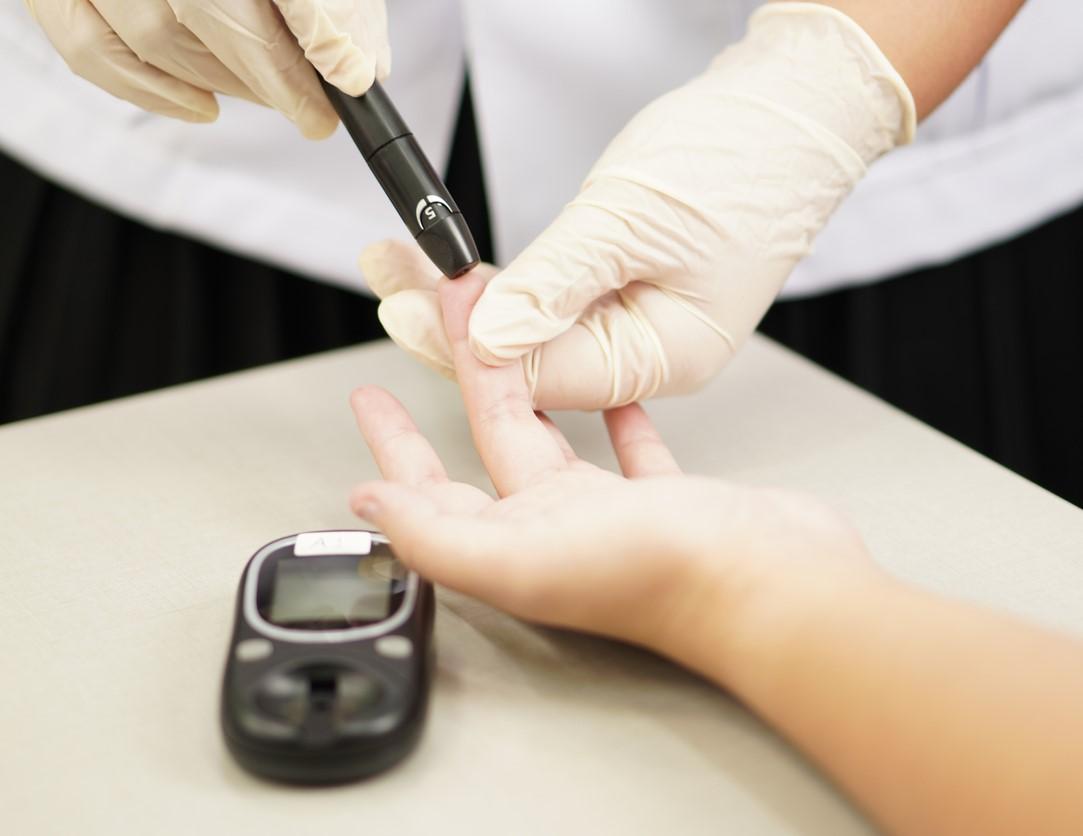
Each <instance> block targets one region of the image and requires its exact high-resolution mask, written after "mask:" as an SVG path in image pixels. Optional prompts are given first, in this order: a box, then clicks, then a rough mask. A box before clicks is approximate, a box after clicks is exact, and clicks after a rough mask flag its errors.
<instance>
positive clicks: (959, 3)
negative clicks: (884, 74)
mask: <svg viewBox="0 0 1083 836" xmlns="http://www.w3.org/2000/svg"><path fill="white" fill-rule="evenodd" d="M816 1H817V2H819V3H820V5H822V6H831V7H833V8H836V9H838V10H839V11H840V12H843V13H844V14H846V15H848V16H849V17H850V18H852V19H853V20H854V21H855V22H856V23H858V24H859V25H860V26H861V28H863V29H864V30H865V31H866V32H867V33H868V34H869V35H870V36H871V37H872V39H873V40H874V41H876V43H877V45H878V46H879V47H880V49H881V50H883V52H884V54H885V55H886V56H887V58H888V60H889V61H891V63H892V64H893V65H894V67H895V69H896V70H898V72H899V74H900V75H901V76H902V77H903V79H904V80H905V81H906V84H907V86H908V87H909V88H910V92H911V93H912V94H913V96H914V102H915V104H916V105H917V113H918V118H919V119H923V118H924V117H925V116H927V115H928V114H929V113H931V112H932V111H933V110H934V109H935V108H936V107H937V106H938V105H939V104H940V103H941V102H942V101H944V99H946V98H947V97H948V95H949V94H950V93H951V92H952V91H953V90H954V89H955V88H956V87H958V86H959V85H960V84H961V83H962V81H963V79H965V78H966V76H967V74H968V73H969V72H970V71H971V70H972V69H974V67H975V66H977V64H978V62H979V61H981V58H982V56H983V55H985V53H986V52H987V51H988V50H989V48H990V47H991V46H992V45H993V43H994V42H995V41H996V39H997V38H998V37H999V36H1000V33H1001V32H1003V31H1004V28H1005V27H1006V26H1007V25H1008V24H1009V23H1010V22H1011V19H1012V18H1013V17H1014V16H1015V13H1016V12H1018V11H1019V9H1020V8H1021V7H1022V5H1023V2H1024V0H907V1H906V2H898V1H897V0H816Z"/></svg>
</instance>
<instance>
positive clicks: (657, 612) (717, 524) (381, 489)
mask: <svg viewBox="0 0 1083 836" xmlns="http://www.w3.org/2000/svg"><path fill="white" fill-rule="evenodd" d="M483 286H484V278H483V276H482V275H479V274H478V271H475V272H474V273H473V274H471V275H469V276H467V277H465V278H462V279H459V280H457V281H456V282H448V281H446V280H445V281H443V282H442V284H441V286H440V291H439V292H440V298H441V303H442V307H443V312H444V317H445V323H446V327H447V333H448V335H449V339H450V341H451V349H452V354H453V357H454V360H455V366H456V369H455V370H456V374H457V377H458V380H459V383H460V385H461V387H462V393H463V399H464V401H465V404H466V410H467V414H468V417H469V421H470V426H471V430H472V432H473V437H474V443H475V445H476V446H477V449H478V452H479V453H480V455H481V458H482V461H483V462H484V464H485V467H486V469H487V470H488V472H489V475H490V477H491V478H492V481H493V484H494V486H495V487H496V491H497V494H498V495H499V497H500V498H499V499H497V500H494V499H493V498H492V497H490V496H489V495H488V494H486V493H484V492H483V491H481V490H478V489H477V488H475V487H473V486H471V485H467V484H463V483H461V482H453V481H451V480H450V479H449V478H448V475H447V473H446V471H445V470H444V467H443V465H442V464H441V462H440V459H439V458H438V457H437V455H436V453H435V451H434V450H433V449H432V447H431V446H430V445H429V443H428V442H427V441H426V440H425V438H424V437H423V436H422V435H421V434H420V433H419V432H418V430H417V427H416V426H415V425H414V423H413V421H412V420H411V419H410V416H409V414H408V413H407V412H406V410H405V409H404V408H403V407H402V405H401V404H400V403H399V402H398V401H397V400H395V398H393V397H392V396H391V395H390V394H389V393H387V392H385V391H383V390H381V389H377V388H374V387H363V388H361V389H358V390H357V391H356V392H354V393H353V396H352V405H353V409H354V412H355V414H356V416H357V422H358V426H359V427H360V428H361V432H362V434H363V435H364V437H365V441H366V443H367V444H368V446H369V448H370V449H371V450H372V453H373V456H374V457H375V459H376V462H377V464H378V465H379V468H380V471H381V473H382V474H383V475H384V477H385V479H387V480H388V481H383V482H369V483H366V484H362V485H360V486H358V487H357V488H356V489H355V490H354V492H353V495H352V498H351V505H352V507H353V509H354V511H355V512H356V513H357V514H359V515H360V516H362V517H364V518H365V519H367V520H370V521H371V522H373V523H375V524H376V525H378V526H379V527H380V528H381V529H382V530H383V531H384V532H385V533H386V534H387V535H388V537H389V538H390V540H391V543H392V547H393V549H394V550H395V552H396V554H398V556H399V557H400V559H402V560H403V562H405V563H406V564H407V565H409V566H411V567H412V568H414V569H415V570H417V571H418V572H420V573H421V574H422V575H424V576H425V577H427V578H429V579H430V580H432V581H434V582H435V583H438V584H443V585H445V586H448V587H451V588H453V589H457V590H459V591H462V592H465V593H467V594H470V595H473V596H475V597H477V598H480V599H482V600H484V601H487V602H489V603H491V604H493V605H495V606H497V607H500V608H501V609H504V610H507V611H508V612H510V613H512V614H514V615H517V616H520V617H522V618H526V619H529V620H531V621H537V622H541V623H544V624H549V625H554V626H562V627H571V628H575V629H579V630H585V631H589V632H594V633H600V634H604V635H608V636H612V637H615V638H621V639H625V640H628V641H633V642H636V643H639V644H643V645H645V646H648V647H652V648H653V649H655V650H658V651H660V652H668V653H670V654H671V655H676V656H679V655H680V654H679V653H678V652H676V650H677V648H676V647H675V645H676V644H677V643H678V642H679V640H678V639H677V638H676V637H679V636H687V635H688V631H689V630H693V631H694V630H697V629H698V628H699V627H700V626H701V624H700V622H701V620H702V619H703V618H704V617H705V616H707V615H709V616H710V617H711V618H712V619H714V620H715V621H717V619H718V618H729V617H730V616H731V615H732V616H733V617H736V614H737V613H738V612H740V611H742V610H743V609H744V607H745V604H746V602H747V600H748V599H749V597H750V596H752V595H753V594H754V593H755V592H757V591H758V590H761V589H764V588H766V584H765V583H763V582H764V581H768V580H769V579H771V578H774V577H779V576H780V575H783V574H784V575H786V576H787V577H788V578H790V579H791V580H794V579H798V578H802V577H804V576H810V577H811V576H813V575H815V576H816V578H817V582H818V581H819V579H822V578H824V577H832V576H835V575H836V574H841V575H849V574H851V572H852V571H853V570H857V573H858V574H866V573H868V572H869V571H870V569H869V564H867V563H866V561H865V553H864V549H863V547H862V545H861V543H860V540H859V539H858V538H857V537H856V536H855V535H854V534H853V533H852V531H851V530H850V529H849V527H848V526H847V525H846V524H845V523H844V522H843V521H841V520H840V518H839V517H837V516H836V515H835V514H834V513H832V512H831V511H829V510H827V509H825V508H823V507H821V506H820V505H819V504H817V503H815V502H812V501H811V500H807V499H805V498H803V497H798V496H791V495H789V494H784V493H781V492H776V491H765V490H752V489H744V488H736V487H734V486H731V485H727V484H725V483H723V482H721V481H718V480H713V479H705V478H699V477H691V476H684V475H681V472H680V469H679V468H678V466H677V464H676V462H675V461H674V460H673V457H672V455H671V454H670V452H669V450H668V449H667V448H666V446H665V445H664V444H663V443H662V441H661V439H660V438H659V436H658V434H657V432H656V431H655V429H654V427H653V426H652V425H651V423H650V420H649V418H648V417H647V415H646V413H644V412H643V410H642V409H641V408H640V407H639V406H638V405H635V404H633V405H630V406H626V407H621V408H619V409H614V410H610V411H609V412H607V413H605V422H606V426H607V428H608V430H609V435H610V438H611V440H612V443H613V447H614V450H615V451H616V454H617V458H618V461H619V462H620V467H621V470H622V471H623V473H624V476H623V477H622V476H618V475H616V474H614V473H610V472H608V471H605V470H602V469H601V468H598V467H595V466H594V465H592V464H589V463H588V462H585V461H582V460H581V459H578V458H577V457H576V455H575V453H574V451H573V450H572V449H571V447H570V446H569V444H568V442H567V441H566V440H565V439H564V437H563V436H562V435H561V433H560V431H559V430H558V429H557V428H556V427H555V426H554V425H553V424H552V423H551V422H550V421H549V420H548V419H547V418H546V417H545V416H544V415H539V414H535V413H534V411H533V409H532V407H531V401H530V396H529V393H528V390H527V385H526V382H525V380H524V376H523V371H522V368H521V366H520V365H519V364H513V365H510V366H504V367H499V368H495V367H490V366H485V365H483V364H481V363H480V362H479V361H478V360H476V359H475V358H474V356H473V354H472V353H471V351H470V350H469V348H468V346H467V340H466V330H467V319H468V316H469V312H470V310H471V308H472V306H473V304H474V302H475V300H476V299H477V297H478V295H479V294H480V292H481V290H482V287H483ZM813 563H815V572H812V571H811V570H812V565H813ZM717 626H718V625H717V623H716V624H714V627H715V628H717ZM712 632H714V631H712Z"/></svg>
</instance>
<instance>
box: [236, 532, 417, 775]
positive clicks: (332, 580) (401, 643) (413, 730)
mask: <svg viewBox="0 0 1083 836" xmlns="http://www.w3.org/2000/svg"><path fill="white" fill-rule="evenodd" d="M433 608H434V603H433V591H432V586H431V585H430V584H429V583H427V582H425V581H423V580H422V579H421V578H420V577H419V576H418V575H417V574H416V573H414V572H412V571H410V570H408V569H407V568H406V567H405V566H403V565H402V564H401V563H400V562H399V561H398V560H397V559H396V558H395V556H394V555H393V554H392V553H391V549H390V548H389V546H388V541H387V538H386V537H384V536H383V535H382V534H377V533H375V532H371V531H310V532H305V533H302V534H295V535H291V536H289V537H283V538H281V539H279V540H275V541H273V542H271V543H268V544H267V545H266V546H264V547H263V548H261V549H260V550H259V551H258V552H256V553H255V555H253V556H252V559H251V560H249V561H248V565H247V566H246V567H245V570H244V574H243V576H242V578H241V584H240V590H239V591H238V594H237V613H236V620H235V624H234V628H233V637H232V639H231V640H230V643H229V651H228V655H227V657H226V669H225V676H224V679H223V683H222V703H221V724H222V731H223V734H224V735H225V740H226V745H227V747H228V748H229V750H230V752H231V753H232V754H233V756H234V757H235V758H236V759H237V761H238V762H239V763H240V764H241V765H242V766H244V767H245V768H246V769H248V770H249V771H251V772H253V773H255V774H257V775H260V776H261V777H264V778H270V779H272V780H277V781H284V782H288V783H296V784H331V783H340V782H344V781H350V780H354V779H357V778H363V777H365V776H368V775H373V774H375V773H377V772H380V771H382V770H384V769H386V768H388V767H390V766H391V765H393V764H394V763H396V762H397V761H399V760H400V759H402V758H403V757H404V756H405V755H406V754H407V753H408V752H409V751H410V750H411V749H412V748H413V745H414V744H415V743H416V742H417V739H418V737H419V735H420V733H421V728H422V726H423V724H424V720H425V712H426V706H427V703H428V691H429V682H430V678H431V656H432V654H431V647H430V645H431V642H430V638H431V635H432V622H433Z"/></svg>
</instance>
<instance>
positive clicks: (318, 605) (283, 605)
mask: <svg viewBox="0 0 1083 836" xmlns="http://www.w3.org/2000/svg"><path fill="white" fill-rule="evenodd" d="M268 568H271V567H268ZM272 571H273V582H272V583H271V584H270V588H269V589H267V588H266V587H264V590H262V591H265V592H266V593H268V594H266V595H260V596H259V597H260V598H261V599H262V600H260V601H259V604H260V606H259V609H260V613H261V615H263V617H264V618H266V619H267V620H268V621H269V622H271V623H272V624H276V625H278V626H280V627H292V628H300V629H310V630H327V629H336V628H346V627H357V626H363V625H366V624H373V623H376V622H379V621H383V620H384V619H386V618H388V617H389V616H390V615H391V614H392V612H393V611H394V608H395V607H394V605H397V604H398V600H399V598H400V597H401V593H402V587H403V580H404V578H405V574H406V573H405V570H404V569H403V567H402V564H400V563H399V562H398V561H397V560H395V558H394V557H392V556H391V554H390V553H386V554H370V555H364V556H358V555H322V556H318V557H293V556H290V557H286V556H281V557H279V559H278V560H276V561H275V562H274V566H273V569H272ZM261 586H263V585H262V584H261Z"/></svg>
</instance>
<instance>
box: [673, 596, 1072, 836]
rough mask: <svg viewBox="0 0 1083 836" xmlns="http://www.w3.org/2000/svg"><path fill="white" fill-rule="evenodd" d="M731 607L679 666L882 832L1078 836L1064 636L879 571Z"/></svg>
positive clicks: (1069, 663)
mask: <svg viewBox="0 0 1083 836" xmlns="http://www.w3.org/2000/svg"><path fill="white" fill-rule="evenodd" d="M761 600H763V599H761ZM738 612H742V613H743V615H740V616H739V617H738V619H737V623H736V624H735V623H734V622H733V621H730V622H728V623H727V624H725V625H721V624H719V625H718V629H717V630H716V631H712V630H711V629H710V627H708V628H707V629H705V630H703V631H701V633H700V638H699V640H698V641H697V642H696V643H695V645H693V646H689V647H686V648H685V650H684V651H682V652H683V653H684V658H683V660H682V661H684V662H685V663H686V664H688V665H689V666H691V667H694V668H696V669H698V670H700V671H701V672H702V673H704V674H705V675H707V676H708V677H711V678H713V679H715V680H716V681H717V682H719V684H721V685H723V686H724V687H727V688H729V689H730V690H731V691H733V692H734V693H735V694H736V695H737V696H738V697H739V698H741V699H742V700H743V701H745V702H746V703H747V704H748V705H749V707H750V708H752V709H753V710H754V711H756V712H757V713H758V714H760V715H761V716H763V717H764V718H765V719H766V720H767V721H768V722H769V723H770V724H771V725H772V726H774V727H775V728H777V729H778V730H779V732H780V733H782V734H783V735H784V736H786V737H787V738H788V739H790V740H791V741H792V742H793V743H794V744H795V745H796V746H797V747H798V748H799V749H801V750H802V751H804V752H805V753H806V754H807V755H808V756H809V757H810V758H811V759H812V760H814V761H816V762H817V763H818V764H819V765H820V766H821V767H822V768H823V769H824V770H825V771H826V772H827V773H828V774H829V775H830V776H831V777H832V778H833V779H834V780H835V781H836V782H837V783H838V784H839V785H840V786H841V787H842V788H843V789H844V790H845V791H846V792H848V793H849V794H850V795H851V796H852V797H853V798H854V799H855V801H856V802H857V803H858V804H859V805H860V806H861V807H863V808H864V809H865V810H866V811H867V812H868V813H869V814H870V815H871V816H872V818H873V819H875V820H876V821H877V822H879V823H880V824H881V825H883V826H884V827H885V828H886V829H887V830H888V831H890V832H895V833H901V834H923V836H924V835H925V834H952V833H982V834H987V836H989V835H991V834H1000V833H1003V834H1018V833H1043V834H1059V833H1064V834H1069V833H1072V834H1075V833H1079V831H1080V823H1081V822H1083V793H1080V791H1079V776H1080V775H1083V712H1081V711H1080V706H1081V705H1083V645H1081V644H1080V643H1078V642H1075V641H1072V640H1069V639H1067V638H1063V637H1060V636H1057V635H1054V634H1051V633H1047V632H1043V631H1041V630H1037V629H1034V628H1031V627H1028V626H1026V625H1023V624H1021V623H1019V622H1016V621H1014V620H1012V619H1008V618H1005V617H1001V616H998V615H996V614H993V613H990V612H987V611H984V610H981V609H978V608H975V607H971V606H968V605H964V604H961V603H955V602H950V601H946V600H943V599H940V598H938V597H935V596H933V595H930V594H926V593H923V592H921V591H919V590H915V589H910V588H908V587H905V586H903V585H901V584H896V583H894V582H892V581H889V580H886V579H884V580H869V579H867V578H866V579H862V580H860V581H858V582H855V583H853V584H848V583H846V582H834V583H819V582H818V581H814V580H807V581H801V580H795V581H794V582H790V583H784V584H782V585H780V586H779V587H778V589H777V590H776V591H775V592H774V593H772V597H771V600H769V601H768V603H766V604H764V605H762V606H753V607H748V608H742V609H741V610H739V611H738ZM719 648H725V652H724V653H719V652H718V649H719Z"/></svg>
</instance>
